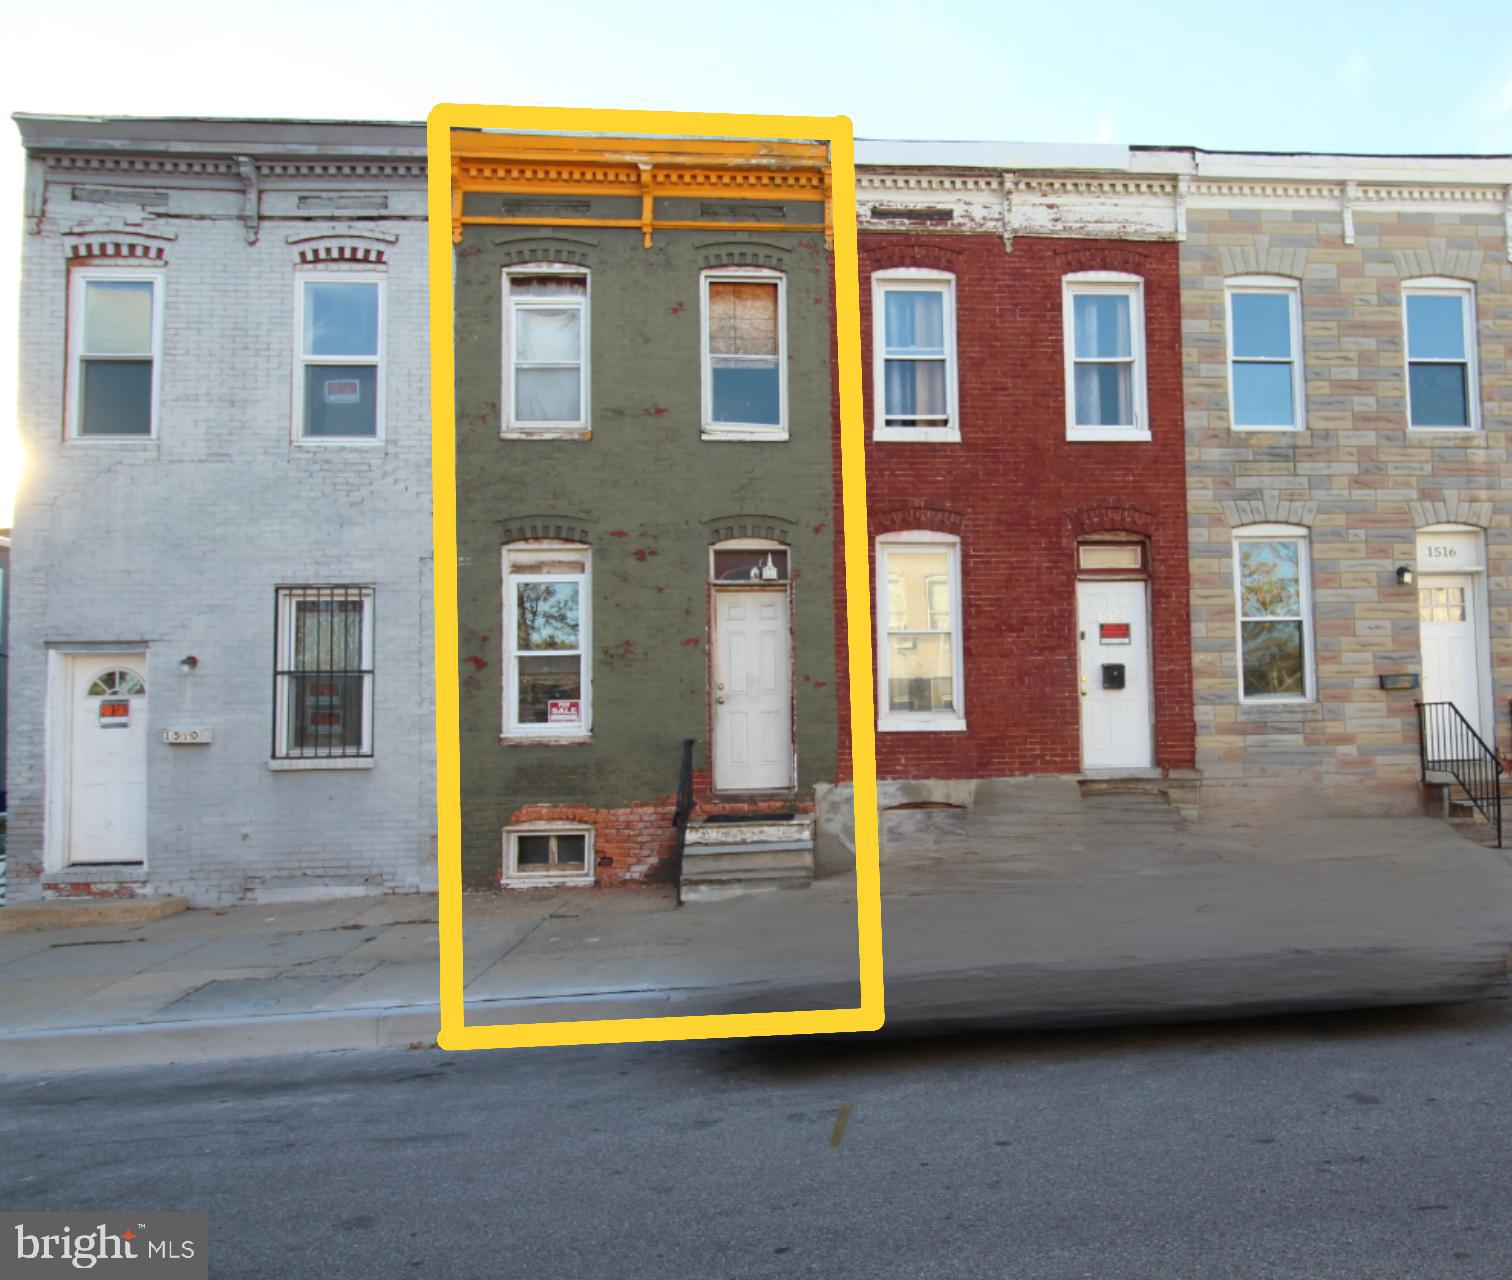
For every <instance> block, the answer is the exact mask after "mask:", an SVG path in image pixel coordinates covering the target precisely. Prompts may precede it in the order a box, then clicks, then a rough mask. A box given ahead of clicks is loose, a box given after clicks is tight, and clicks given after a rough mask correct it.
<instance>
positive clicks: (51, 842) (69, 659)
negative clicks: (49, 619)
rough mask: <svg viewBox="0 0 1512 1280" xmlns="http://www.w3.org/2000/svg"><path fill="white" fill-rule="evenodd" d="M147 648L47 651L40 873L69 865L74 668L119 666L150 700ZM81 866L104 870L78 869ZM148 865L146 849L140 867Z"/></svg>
mask: <svg viewBox="0 0 1512 1280" xmlns="http://www.w3.org/2000/svg"><path fill="white" fill-rule="evenodd" d="M149 657H150V653H149V650H148V646H147V645H146V644H144V643H142V642H140V641H137V642H135V643H132V642H126V643H100V644H71V645H54V646H50V647H49V648H48V650H47V670H46V677H45V679H46V688H45V694H44V696H45V715H44V716H43V746H42V753H43V778H42V812H43V826H42V870H43V872H44V873H47V872H53V871H63V870H65V869H67V867H68V866H69V865H70V864H69V861H68V854H69V808H70V804H71V802H72V784H73V725H74V705H73V703H74V698H73V672H74V666H75V663H76V662H79V661H83V660H85V659H93V660H96V661H97V662H99V663H100V664H101V665H102V667H103V665H104V664H106V663H109V662H112V661H113V660H118V661H119V662H120V664H121V665H124V666H129V667H131V668H132V669H133V670H135V671H136V672H137V673H138V674H139V675H140V676H141V677H142V680H143V682H144V683H145V684H146V686H147V691H148V692H147V696H148V697H151V694H152V681H153V676H152V673H151V672H150V671H149V670H148V665H149ZM77 865H79V866H89V865H104V864H90V863H79V864H77ZM140 865H141V866H143V867H144V868H145V867H146V865H147V854H146V849H145V848H144V849H143V858H142V863H141V864H140Z"/></svg>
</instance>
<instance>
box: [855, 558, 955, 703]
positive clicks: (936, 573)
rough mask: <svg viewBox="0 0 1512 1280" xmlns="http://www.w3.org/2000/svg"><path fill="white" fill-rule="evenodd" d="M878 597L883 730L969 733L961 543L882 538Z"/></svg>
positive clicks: (878, 566) (878, 652)
mask: <svg viewBox="0 0 1512 1280" xmlns="http://www.w3.org/2000/svg"><path fill="white" fill-rule="evenodd" d="M877 598H878V601H879V604H878V609H877V613H878V628H877V630H878V636H877V693H878V701H879V703H880V706H879V707H878V717H877V728H878V729H881V730H896V729H904V730H906V729H964V728H965V727H966V720H965V711H964V709H963V708H964V705H965V704H964V702H963V700H962V699H963V690H962V679H961V665H962V664H961V610H960V600H961V544H960V540H959V539H958V538H955V537H953V536H951V535H949V534H943V533H929V532H914V533H889V534H884V535H883V536H882V537H880V538H878V539H877Z"/></svg>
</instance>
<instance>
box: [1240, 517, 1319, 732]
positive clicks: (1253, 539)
mask: <svg viewBox="0 0 1512 1280" xmlns="http://www.w3.org/2000/svg"><path fill="white" fill-rule="evenodd" d="M1310 577H1311V574H1310V571H1309V567H1308V554H1307V531H1306V530H1305V529H1298V528H1294V527H1292V526H1290V525H1250V526H1248V527H1247V528H1244V529H1241V530H1239V531H1238V532H1236V534H1235V535H1234V590H1235V597H1236V602H1237V608H1238V616H1239V670H1240V692H1241V696H1242V697H1243V699H1244V700H1245V701H1294V702H1302V701H1308V700H1310V699H1311V698H1312V697H1313V657H1312V647H1313V645H1312V587H1311V582H1310Z"/></svg>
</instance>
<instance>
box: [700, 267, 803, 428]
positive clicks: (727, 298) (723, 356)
mask: <svg viewBox="0 0 1512 1280" xmlns="http://www.w3.org/2000/svg"><path fill="white" fill-rule="evenodd" d="M702 320H703V324H702V328H703V434H704V436H705V438H708V439H715V438H720V437H725V438H732V439H742V440H762V439H770V440H785V439H786V438H787V433H788V428H787V333H786V329H787V307H786V298H785V294H784V280H783V277H782V275H781V273H780V272H776V271H768V270H764V269H759V268H755V267H751V268H744V269H740V268H725V269H723V270H718V271H706V272H704V274H703V307H702Z"/></svg>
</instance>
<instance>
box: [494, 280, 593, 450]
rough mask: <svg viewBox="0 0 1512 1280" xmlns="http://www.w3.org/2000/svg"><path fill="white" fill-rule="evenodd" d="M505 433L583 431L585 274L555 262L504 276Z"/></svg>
mask: <svg viewBox="0 0 1512 1280" xmlns="http://www.w3.org/2000/svg"><path fill="white" fill-rule="evenodd" d="M504 300H505V309H504V403H505V405H506V406H507V409H506V411H505V414H504V429H505V431H506V433H508V434H519V435H529V434H549V435H555V434H561V433H569V434H584V433H586V432H587V429H588V273H587V272H586V271H584V270H582V269H581V268H577V267H570V266H559V265H556V264H553V263H544V264H537V265H535V266H529V267H511V268H510V269H509V270H507V271H506V272H505V273H504Z"/></svg>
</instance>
